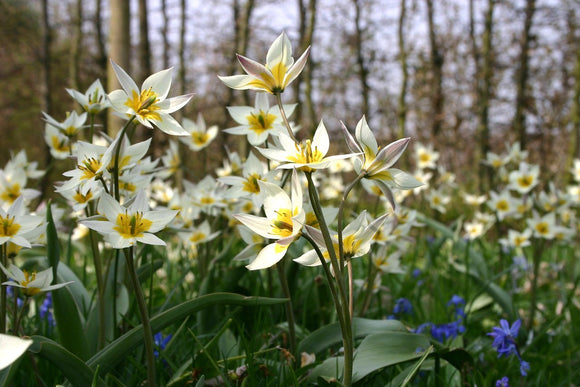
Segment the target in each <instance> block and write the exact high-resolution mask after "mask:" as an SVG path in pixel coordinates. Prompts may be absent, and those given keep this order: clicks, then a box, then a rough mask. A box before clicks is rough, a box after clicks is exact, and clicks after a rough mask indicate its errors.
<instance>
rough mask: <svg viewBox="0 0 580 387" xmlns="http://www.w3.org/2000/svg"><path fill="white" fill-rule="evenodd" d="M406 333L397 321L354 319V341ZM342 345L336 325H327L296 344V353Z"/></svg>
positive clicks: (320, 350)
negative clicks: (387, 333)
mask: <svg viewBox="0 0 580 387" xmlns="http://www.w3.org/2000/svg"><path fill="white" fill-rule="evenodd" d="M392 331H395V332H407V329H406V328H405V326H404V325H403V324H402V323H401V322H400V321H397V320H371V319H367V318H359V317H355V318H354V319H353V332H354V337H355V338H356V339H361V338H363V337H365V336H368V335H371V334H374V333H381V332H392ZM335 345H342V334H341V332H340V326H339V324H338V323H333V324H329V325H326V326H323V327H322V328H319V329H317V330H316V331H314V332H312V333H311V334H310V335H308V336H307V337H306V338H305V339H304V340H302V341H301V342H300V344H298V353H302V352H307V353H320V352H322V351H324V350H326V349H328V348H329V347H332V346H335Z"/></svg>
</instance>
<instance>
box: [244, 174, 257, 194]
mask: <svg viewBox="0 0 580 387" xmlns="http://www.w3.org/2000/svg"><path fill="white" fill-rule="evenodd" d="M259 180H260V175H258V174H257V173H252V174H251V175H250V176H248V178H247V179H246V181H244V183H243V184H242V185H243V187H244V188H243V190H244V191H246V192H249V193H253V194H258V193H260V185H259V184H258V181H259Z"/></svg>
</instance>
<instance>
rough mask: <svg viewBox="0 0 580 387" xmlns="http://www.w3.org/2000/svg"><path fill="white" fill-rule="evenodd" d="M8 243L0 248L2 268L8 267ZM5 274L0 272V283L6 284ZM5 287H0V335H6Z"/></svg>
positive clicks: (2, 271)
mask: <svg viewBox="0 0 580 387" xmlns="http://www.w3.org/2000/svg"><path fill="white" fill-rule="evenodd" d="M7 245H8V242H6V243H4V244H3V245H1V246H0V250H1V252H0V260H1V263H2V266H4V267H7V266H8V262H7V261H8V258H7V256H6V248H7ZM6 279H7V278H6V274H4V270H0V283H4V282H6ZM6 301H7V300H6V286H1V285H0V333H6Z"/></svg>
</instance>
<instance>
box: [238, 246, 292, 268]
mask: <svg viewBox="0 0 580 387" xmlns="http://www.w3.org/2000/svg"><path fill="white" fill-rule="evenodd" d="M287 250H288V245H281V244H278V243H271V244H269V245H267V246H266V247H264V248H263V249H262V250H261V251H260V252H259V253H258V256H257V257H256V259H254V260H253V261H252V262H250V264H249V265H247V266H246V267H247V268H248V269H249V270H260V269H266V268H268V267H270V266H274V265H275V264H276V263H278V261H280V260H281V259H282V258H284V255H286V251H287Z"/></svg>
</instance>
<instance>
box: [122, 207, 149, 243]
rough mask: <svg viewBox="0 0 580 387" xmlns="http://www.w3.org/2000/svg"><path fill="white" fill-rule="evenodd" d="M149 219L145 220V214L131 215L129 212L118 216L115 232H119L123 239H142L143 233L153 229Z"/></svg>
mask: <svg viewBox="0 0 580 387" xmlns="http://www.w3.org/2000/svg"><path fill="white" fill-rule="evenodd" d="M152 224H153V222H151V221H150V220H149V219H145V218H143V213H141V212H137V213H135V214H132V215H129V214H128V213H127V212H125V213H124V214H119V215H117V226H115V227H113V230H115V231H117V232H118V233H119V234H120V235H121V236H122V237H123V238H125V239H130V238H137V237H142V236H143V233H144V232H146V231H148V230H149V229H150V228H151V225H152Z"/></svg>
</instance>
